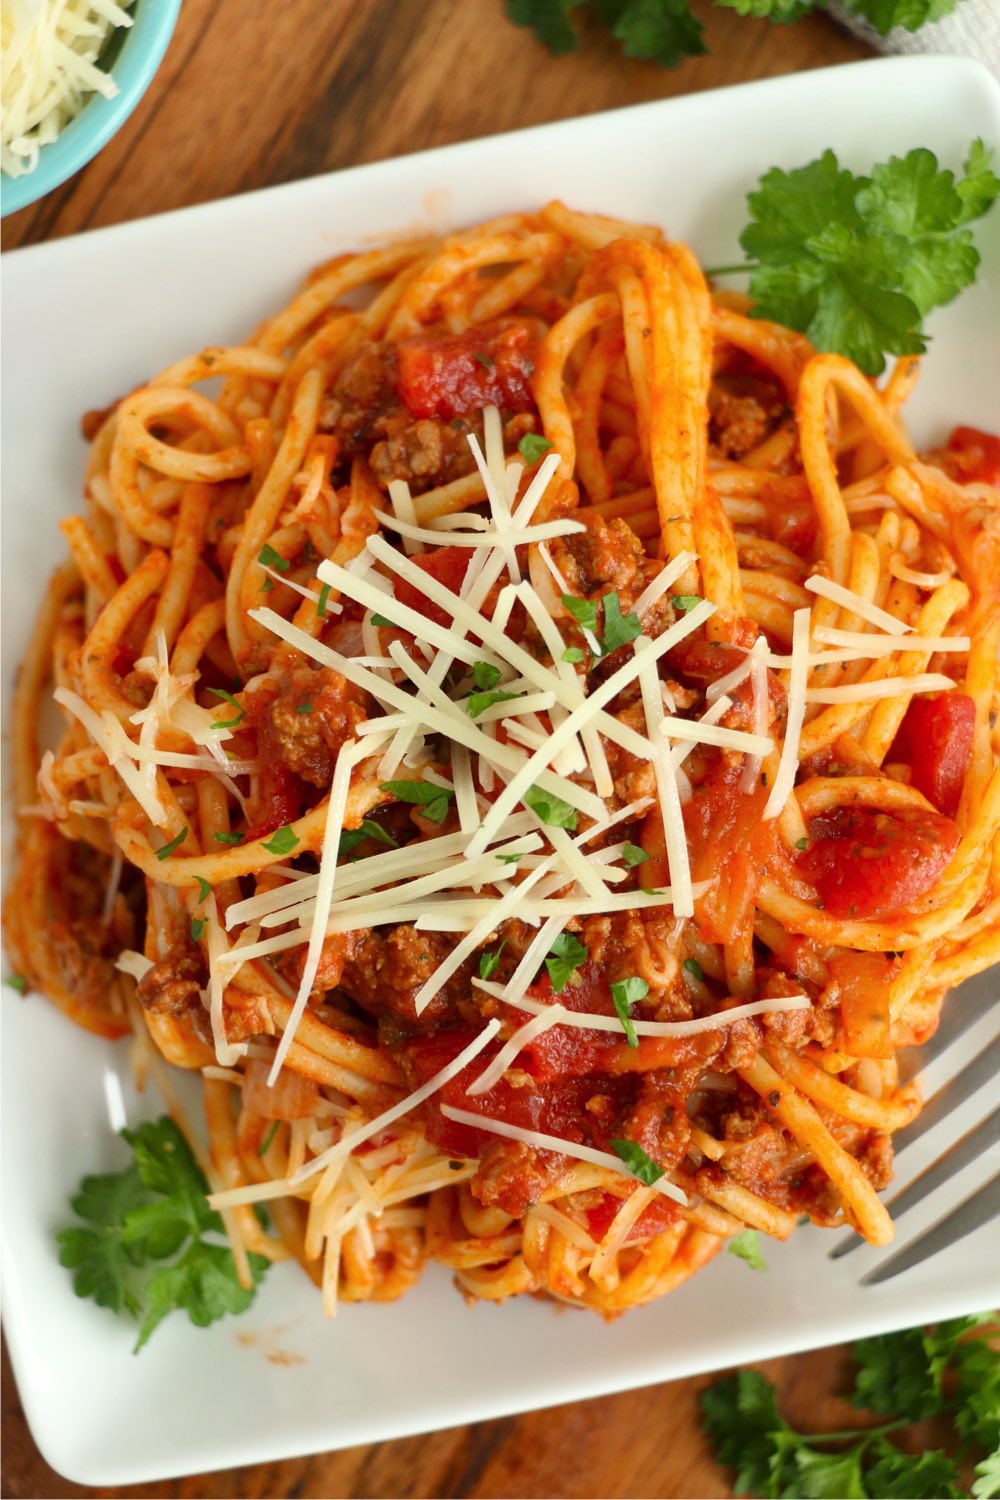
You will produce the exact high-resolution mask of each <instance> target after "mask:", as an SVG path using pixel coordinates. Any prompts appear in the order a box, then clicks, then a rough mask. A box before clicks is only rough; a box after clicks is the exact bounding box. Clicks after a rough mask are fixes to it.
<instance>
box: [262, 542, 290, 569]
mask: <svg viewBox="0 0 1000 1500" xmlns="http://www.w3.org/2000/svg"><path fill="white" fill-rule="evenodd" d="M257 561H258V562H259V563H260V565H261V567H262V568H273V569H274V571H275V572H276V573H287V572H288V570H289V568H290V567H291V566H292V565H291V563H290V562H289V561H288V559H287V558H285V557H282V555H281V553H280V552H276V551H275V550H274V548H273V547H272V546H271V544H270V542H265V543H264V545H263V547H261V549H260V551H259V552H258V553H257Z"/></svg>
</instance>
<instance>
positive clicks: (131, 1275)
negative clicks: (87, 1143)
mask: <svg viewBox="0 0 1000 1500" xmlns="http://www.w3.org/2000/svg"><path fill="white" fill-rule="evenodd" d="M122 1138H123V1139H124V1140H125V1141H126V1142H127V1143H128V1145H129V1146H131V1148H132V1152H133V1160H132V1162H131V1163H130V1164H129V1165H128V1166H127V1167H126V1168H125V1170H124V1171H122V1172H108V1173H105V1174H104V1175H103V1176H100V1177H85V1178H84V1179H83V1181H82V1182H81V1184H80V1191H79V1192H78V1193H77V1195H76V1197H75V1198H74V1199H73V1200H72V1207H73V1211H74V1213H75V1214H76V1215H77V1217H78V1218H79V1219H80V1220H81V1221H82V1222H81V1223H79V1224H75V1225H73V1226H72V1227H70V1228H67V1229H63V1230H62V1231H61V1232H60V1234H59V1235H58V1236H57V1238H58V1242H59V1261H60V1264H61V1265H64V1266H66V1267H67V1269H69V1270H71V1271H72V1272H73V1273H74V1274H73V1289H74V1291H75V1292H76V1294H77V1296H78V1297H92V1298H93V1299H94V1301H95V1302H97V1303H98V1304H99V1305H100V1306H101V1307H108V1308H111V1309H112V1311H114V1312H117V1313H121V1312H127V1313H129V1314H131V1316H132V1317H133V1318H135V1319H136V1320H137V1321H138V1323H139V1337H138V1340H137V1342H136V1345H135V1350H134V1351H133V1352H134V1353H138V1352H139V1350H140V1349H141V1348H142V1346H143V1344H145V1342H146V1340H147V1339H148V1338H149V1336H150V1334H151V1333H152V1332H153V1330H154V1329H155V1328H156V1327H157V1325H158V1324H159V1323H161V1322H162V1320H163V1319H164V1318H165V1317H166V1316H167V1314H168V1313H171V1312H173V1311H174V1309H175V1308H181V1309H183V1310H184V1311H185V1312H186V1313H187V1315H188V1317H189V1318H190V1319H191V1322H192V1323H195V1324H197V1326H198V1327H199V1328H204V1327H206V1326H207V1325H208V1324H209V1323H214V1322H215V1320H216V1319H217V1318H222V1317H224V1316H225V1315H226V1313H240V1312H244V1311H245V1310H246V1309H247V1308H248V1307H249V1306H250V1304H251V1302H252V1301H253V1298H254V1290H253V1289H251V1290H247V1289H246V1288H245V1287H242V1286H241V1285H240V1283H239V1280H238V1279H237V1276H236V1269H235V1267H234V1265H233V1257H232V1252H231V1251H230V1248H229V1245H228V1244H227V1243H226V1241H225V1235H224V1231H223V1227H222V1220H221V1219H220V1218H219V1215H218V1214H217V1213H215V1212H214V1211H213V1210H212V1209H210V1208H209V1206H208V1203H207V1201H206V1196H205V1195H206V1193H207V1192H208V1185H207V1183H206V1182H205V1179H204V1177H203V1176H202V1174H201V1171H200V1169H199V1167H198V1164H197V1162H196V1161H195V1159H194V1157H193V1156H192V1154H191V1150H190V1147H189V1146H188V1144H187V1142H186V1141H185V1139H184V1137H183V1136H182V1135H181V1133H180V1131H179V1130H178V1129H177V1126H176V1125H175V1124H174V1122H173V1120H171V1119H169V1118H168V1117H167V1116H164V1117H163V1118H162V1119H160V1120H156V1121H154V1122H150V1123H148V1124H145V1125H139V1126H138V1127H137V1128H136V1129H135V1130H123V1131H122ZM249 1261H250V1271H251V1275H252V1278H253V1284H254V1289H255V1288H256V1287H257V1285H258V1283H259V1282H260V1280H261V1277H262V1276H263V1275H264V1272H265V1271H266V1270H267V1266H268V1262H267V1261H266V1260H265V1259H264V1258H263V1257H262V1256H260V1255H253V1254H251V1255H250V1256H249Z"/></svg>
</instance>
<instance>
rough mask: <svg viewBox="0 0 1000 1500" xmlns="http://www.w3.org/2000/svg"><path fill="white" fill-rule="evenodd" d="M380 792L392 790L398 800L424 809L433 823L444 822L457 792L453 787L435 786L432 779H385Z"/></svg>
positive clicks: (424, 812) (426, 815) (425, 815)
mask: <svg viewBox="0 0 1000 1500" xmlns="http://www.w3.org/2000/svg"><path fill="white" fill-rule="evenodd" d="M379 791H380V792H391V793H392V795H393V796H394V797H395V799H396V801H397V802H409V803H411V804H412V805H413V806H414V807H420V808H422V809H423V814H424V817H425V818H429V819H430V821H431V822H432V823H443V822H444V820H445V818H446V817H447V816H448V808H449V806H450V803H451V799H452V797H454V795H455V793H454V792H453V791H452V789H451V787H447V786H435V785H434V784H433V782H430V781H383V782H382V783H381V784H380V786H379Z"/></svg>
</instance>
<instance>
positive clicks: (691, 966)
mask: <svg viewBox="0 0 1000 1500" xmlns="http://www.w3.org/2000/svg"><path fill="white" fill-rule="evenodd" d="M681 968H682V969H684V970H685V971H686V972H687V973H688V974H690V975H691V978H692V979H695V980H697V981H698V983H699V984H704V982H705V975H704V973H703V972H702V967H701V964H700V963H699V962H698V960H697V959H696V958H686V959H685V960H684V962H683V964H682V965H681Z"/></svg>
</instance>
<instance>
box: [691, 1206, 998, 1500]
mask: <svg viewBox="0 0 1000 1500" xmlns="http://www.w3.org/2000/svg"><path fill="white" fill-rule="evenodd" d="M737 1238H741V1236H738V1237H737ZM730 1243H731V1245H732V1246H735V1241H731V1242H730ZM984 1322H985V1320H983V1319H980V1318H953V1319H951V1320H950V1321H949V1322H946V1323H939V1324H938V1325H937V1327H936V1328H933V1329H930V1330H926V1331H922V1330H920V1329H912V1330H910V1331H909V1332H906V1333H892V1334H880V1335H878V1336H876V1337H874V1338H868V1339H861V1340H860V1341H859V1342H858V1343H856V1344H855V1345H854V1351H853V1352H854V1359H855V1363H856V1365H857V1377H856V1380H855V1385H854V1391H853V1393H852V1395H851V1400H852V1402H853V1404H854V1405H855V1406H859V1407H862V1408H864V1409H865V1410H868V1411H873V1412H876V1413H878V1414H879V1415H881V1416H886V1417H889V1418H890V1419H891V1420H889V1421H886V1422H883V1423H881V1424H880V1425H879V1426H876V1427H867V1428H863V1429H860V1430H857V1431H846V1432H831V1433H818V1434H817V1433H813V1434H804V1433H800V1432H798V1431H796V1429H795V1428H794V1427H792V1426H791V1425H790V1424H789V1423H788V1422H786V1421H785V1419H784V1418H783V1417H782V1416H781V1414H780V1412H779V1411H778V1404H777V1396H776V1391H775V1388H774V1386H773V1385H772V1384H771V1382H770V1381H769V1380H767V1379H766V1378H765V1377H764V1376H763V1375H761V1374H760V1373H759V1372H758V1371H756V1370H741V1371H740V1373H739V1374H738V1375H731V1376H727V1377H725V1378H724V1379H722V1380H717V1381H715V1382H714V1383H713V1384H712V1385H711V1386H709V1388H708V1389H707V1390H706V1391H705V1392H704V1393H703V1395H702V1398H701V1407H702V1423H703V1426H704V1428H705V1431H706V1434H707V1436H708V1439H709V1442H710V1443H711V1445H712V1450H713V1453H714V1454H715V1458H716V1461H717V1462H718V1463H720V1464H723V1465H725V1466H727V1467H729V1468H731V1469H733V1470H734V1471H735V1478H734V1481H733V1489H734V1492H735V1493H737V1494H753V1495H760V1496H764V1497H772V1496H774V1497H777V1496H786V1495H806V1496H817V1497H822V1496H839V1497H845V1500H865V1497H868V1496H871V1497H879V1500H883V1497H884V1500H893V1497H897V1496H898V1497H908V1500H940V1497H948V1500H953V1497H961V1496H964V1495H967V1494H968V1493H969V1492H968V1491H966V1490H964V1489H963V1488H962V1487H961V1483H960V1474H959V1470H958V1466H957V1464H956V1461H955V1459H954V1458H952V1457H950V1456H949V1454H948V1453H946V1452H944V1451H943V1450H941V1449H932V1450H930V1451H926V1452H922V1453H919V1454H912V1453H904V1452H903V1451H902V1450H901V1449H899V1448H897V1447H896V1445H895V1443H892V1442H890V1441H889V1434H890V1433H891V1432H894V1431H896V1430H897V1429H898V1428H900V1427H904V1426H906V1424H907V1423H908V1422H919V1421H923V1420H924V1419H926V1418H927V1417H942V1416H951V1417H952V1418H953V1420H954V1425H955V1429H956V1433H957V1436H958V1438H959V1440H960V1444H964V1449H962V1448H960V1450H959V1451H960V1453H962V1454H963V1456H965V1455H966V1454H967V1452H968V1450H969V1449H970V1448H974V1449H977V1450H979V1451H983V1450H985V1451H986V1453H987V1456H986V1457H985V1458H981V1459H980V1461H979V1463H977V1465H976V1468H975V1478H974V1481H973V1484H972V1490H971V1494H972V1495H973V1496H974V1497H975V1500H988V1497H991V1496H996V1495H998V1494H1000V1354H998V1353H997V1351H996V1349H995V1348H994V1347H993V1345H992V1342H991V1341H990V1340H989V1338H988V1337H985V1336H983V1335H984V1333H985V1331H986V1330H985V1328H984ZM977 1335H978V1336H977Z"/></svg>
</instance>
